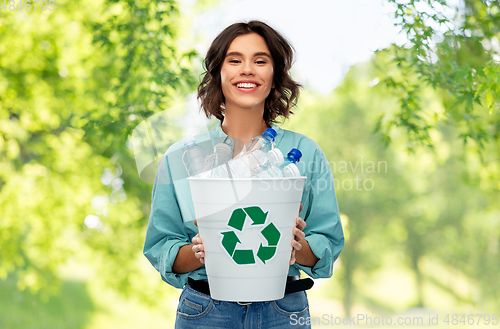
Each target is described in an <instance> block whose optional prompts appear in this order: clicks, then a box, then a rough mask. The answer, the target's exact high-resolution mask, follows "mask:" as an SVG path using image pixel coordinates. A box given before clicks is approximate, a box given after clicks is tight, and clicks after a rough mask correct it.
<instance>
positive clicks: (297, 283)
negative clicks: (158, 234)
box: [187, 275, 314, 295]
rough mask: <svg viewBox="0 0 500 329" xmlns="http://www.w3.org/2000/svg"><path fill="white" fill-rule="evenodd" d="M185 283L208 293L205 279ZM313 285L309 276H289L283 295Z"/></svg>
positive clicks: (208, 289)
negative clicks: (303, 277) (302, 277)
mask: <svg viewBox="0 0 500 329" xmlns="http://www.w3.org/2000/svg"><path fill="white" fill-rule="evenodd" d="M187 284H188V286H190V287H191V288H193V289H194V290H196V291H198V292H201V293H202V294H205V295H210V287H209V286H208V282H206V281H203V280H193V279H191V278H188V281H187ZM313 285H314V281H313V280H312V279H310V278H305V279H300V277H299V276H298V275H294V276H289V277H287V279H286V287H285V295H288V294H291V293H294V292H298V291H303V290H308V289H311V287H312V286H313Z"/></svg>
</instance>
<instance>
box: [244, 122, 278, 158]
mask: <svg viewBox="0 0 500 329" xmlns="http://www.w3.org/2000/svg"><path fill="white" fill-rule="evenodd" d="M275 138H276V130H274V129H273V128H267V129H266V131H264V132H263V133H262V135H258V136H255V137H253V138H252V139H251V140H250V142H248V144H247V146H246V147H245V149H244V151H243V154H245V153H250V152H252V151H256V150H261V151H263V152H264V153H267V152H269V151H271V150H272V149H273V148H274V139H275Z"/></svg>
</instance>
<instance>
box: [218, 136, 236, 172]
mask: <svg viewBox="0 0 500 329" xmlns="http://www.w3.org/2000/svg"><path fill="white" fill-rule="evenodd" d="M228 143H229V137H226V139H225V140H224V142H222V143H218V144H216V145H215V147H214V154H215V166H220V165H223V164H224V163H226V162H228V161H229V160H231V157H232V155H233V151H232V150H231V146H229V144H228Z"/></svg>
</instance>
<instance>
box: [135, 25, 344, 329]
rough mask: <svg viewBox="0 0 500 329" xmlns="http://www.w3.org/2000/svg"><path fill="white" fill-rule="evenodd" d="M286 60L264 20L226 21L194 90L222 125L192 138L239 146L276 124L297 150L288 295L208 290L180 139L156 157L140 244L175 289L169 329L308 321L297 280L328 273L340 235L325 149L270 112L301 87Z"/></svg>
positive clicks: (283, 45)
mask: <svg viewBox="0 0 500 329" xmlns="http://www.w3.org/2000/svg"><path fill="white" fill-rule="evenodd" d="M292 61H293V51H292V48H291V46H290V45H289V44H288V42H287V41H286V40H285V39H284V38H283V37H282V36H281V35H280V34H279V33H277V32H276V31H275V30H273V29H272V28H271V27H269V26H268V25H266V24H265V23H262V22H259V21H251V22H249V23H237V24H233V25H231V26H229V27H228V28H226V29H225V30H224V31H223V32H222V33H221V34H220V35H219V36H218V37H217V38H216V39H215V40H214V41H213V43H212V45H211V47H210V49H209V50H208V52H207V55H206V58H205V67H206V70H207V71H206V72H205V75H204V78H203V81H202V83H201V84H200V86H199V88H198V97H199V98H200V99H201V103H202V107H203V110H204V111H205V114H206V115H207V117H210V116H215V117H216V118H218V119H219V120H220V123H218V124H217V125H216V126H215V127H214V128H213V129H212V130H211V131H210V132H209V133H207V134H203V135H199V136H196V140H197V143H199V144H203V143H209V145H210V144H211V145H215V144H216V143H217V141H220V139H225V138H227V137H228V136H229V137H230V138H231V139H232V140H233V141H234V140H241V141H242V142H243V144H244V145H246V144H248V142H249V141H250V139H251V138H252V137H254V136H257V135H260V134H262V133H263V132H264V131H265V130H266V129H267V128H269V127H272V128H274V129H275V130H276V131H277V136H276V139H275V143H276V147H277V148H279V149H280V150H281V151H282V152H283V153H284V154H286V152H288V151H289V150H290V149H292V148H298V149H299V150H301V151H302V154H303V155H302V159H301V162H300V164H301V166H300V169H301V174H302V175H303V176H307V180H306V183H305V187H304V192H303V197H302V201H301V207H300V210H299V217H297V219H296V223H297V226H296V227H295V228H294V229H293V234H294V236H295V239H294V240H293V241H292V242H291V247H292V257H291V259H290V269H289V282H288V283H287V291H291V293H288V294H286V295H285V297H284V298H283V299H280V300H276V301H271V302H253V303H244V302H225V301H218V300H214V299H212V298H211V297H210V295H209V290H208V283H207V282H206V278H207V277H206V272H205V268H204V266H203V263H204V248H203V243H202V239H201V237H200V236H199V235H198V234H196V233H197V228H196V227H195V224H196V221H192V219H194V211H193V206H192V202H191V198H190V192H189V185H188V182H187V181H186V179H184V178H185V176H186V174H185V170H184V168H183V165H182V161H180V155H181V153H182V145H181V143H180V142H179V143H176V144H174V145H172V147H170V148H169V150H168V151H167V152H166V153H165V155H164V156H163V157H162V160H161V161H160V164H159V167H158V171H157V175H156V180H155V185H154V187H153V195H152V206H151V215H150V220H149V225H148V231H147V235H146V241H145V246H144V255H145V256H146V257H147V258H148V259H149V261H150V262H151V264H152V265H153V266H154V267H155V268H156V269H157V270H158V271H159V272H160V274H161V277H162V279H163V280H164V281H165V282H167V283H169V284H171V285H173V286H174V287H177V288H183V291H182V293H181V296H180V299H179V301H180V302H179V306H178V309H177V319H176V328H203V327H207V328H250V327H258V328H288V327H293V328H297V327H299V328H300V327H304V328H308V327H310V326H309V325H308V324H306V322H307V318H308V317H309V309H308V302H307V296H306V293H305V291H304V290H305V289H308V288H310V286H307V283H305V284H304V282H300V281H296V280H297V278H298V275H299V274H300V272H299V270H302V271H304V272H305V273H307V274H308V275H309V276H310V277H312V278H320V277H324V278H326V277H330V276H331V275H332V272H333V262H334V261H335V260H336V259H337V257H338V255H339V254H340V251H341V250H342V248H343V245H344V237H343V232H342V226H341V223H340V217H339V212H338V206H337V200H336V196H335V190H334V186H333V177H332V172H331V169H330V167H329V165H328V161H327V160H326V157H325V155H324V153H323V152H322V150H321V149H320V147H319V146H318V145H317V144H316V143H315V142H314V141H312V140H311V139H309V138H307V137H305V136H303V135H301V134H297V133H294V132H291V131H287V130H283V129H281V128H279V127H278V126H276V125H275V124H274V122H275V121H276V119H277V118H278V117H280V116H283V117H285V118H287V117H288V116H289V114H291V113H292V112H291V111H290V109H291V107H293V106H295V104H296V100H297V97H298V94H299V85H298V84H297V83H296V82H295V81H293V80H292V79H291V77H290V76H289V70H290V68H291V66H292ZM237 153H238V152H237V151H234V152H233V156H236V154H237ZM302 218H303V219H302ZM190 242H192V243H190ZM289 288H290V289H289ZM302 325H303V326H302Z"/></svg>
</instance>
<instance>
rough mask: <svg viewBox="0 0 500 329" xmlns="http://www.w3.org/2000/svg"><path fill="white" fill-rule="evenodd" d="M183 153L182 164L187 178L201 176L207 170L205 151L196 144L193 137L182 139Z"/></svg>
mask: <svg viewBox="0 0 500 329" xmlns="http://www.w3.org/2000/svg"><path fill="white" fill-rule="evenodd" d="M183 142H184V144H183V148H184V153H183V154H182V162H183V163H184V166H185V167H186V171H187V174H188V176H195V175H198V174H201V173H202V172H204V171H206V170H210V168H207V162H206V161H205V158H206V157H207V151H206V150H205V149H204V148H203V147H201V146H200V145H198V144H196V140H195V138H194V137H193V136H189V137H186V138H184V139H183Z"/></svg>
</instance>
